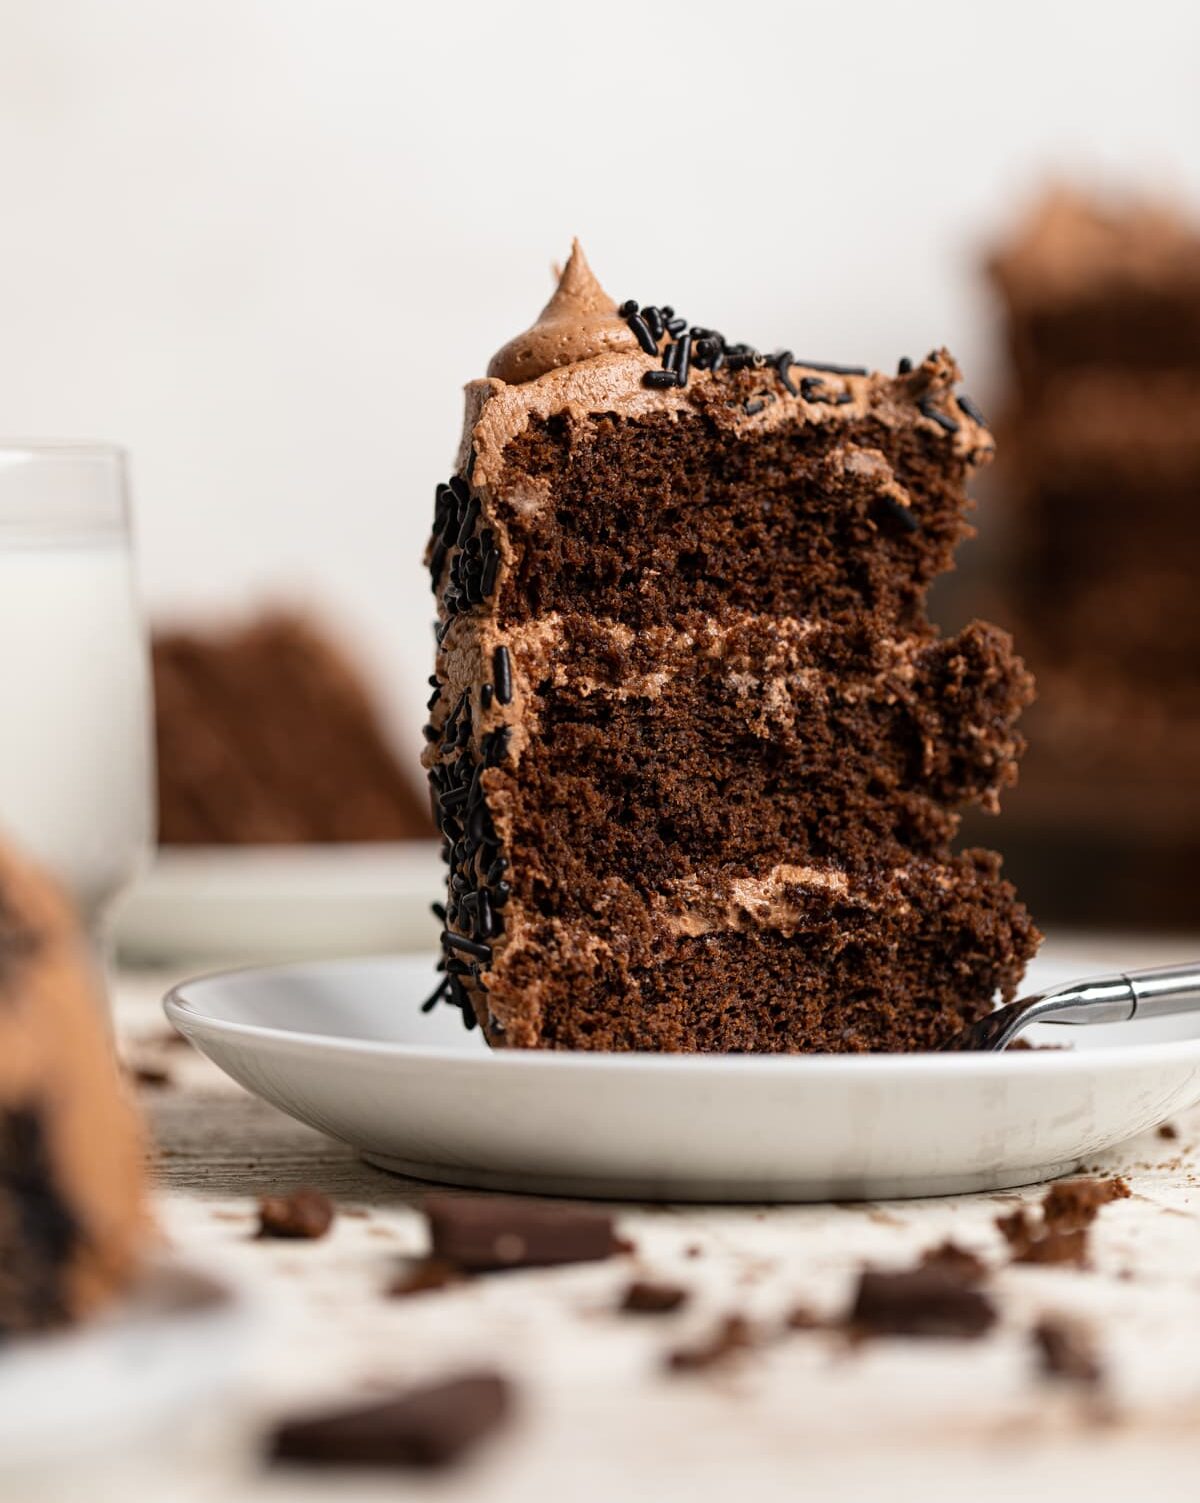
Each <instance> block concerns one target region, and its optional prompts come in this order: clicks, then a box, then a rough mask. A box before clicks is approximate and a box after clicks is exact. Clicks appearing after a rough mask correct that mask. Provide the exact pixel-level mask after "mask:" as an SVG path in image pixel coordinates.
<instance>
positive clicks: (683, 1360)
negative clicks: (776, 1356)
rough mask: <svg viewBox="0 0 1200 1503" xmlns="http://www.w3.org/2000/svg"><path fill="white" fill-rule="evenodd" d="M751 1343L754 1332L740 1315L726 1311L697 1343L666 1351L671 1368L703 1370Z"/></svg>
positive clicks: (679, 1371)
mask: <svg viewBox="0 0 1200 1503" xmlns="http://www.w3.org/2000/svg"><path fill="white" fill-rule="evenodd" d="M753 1345H754V1333H753V1331H752V1330H751V1327H750V1323H749V1321H747V1319H746V1318H745V1316H744V1315H727V1316H726V1317H725V1319H724V1320H723V1321H722V1322H721V1324H720V1325H719V1326H718V1327H717V1329H716V1330H715V1331H714V1332H713V1334H712V1335H711V1336H710V1337H709V1338H708V1339H707V1340H706V1341H702V1342H701V1343H700V1344H699V1345H698V1346H686V1347H678V1348H677V1349H676V1350H675V1351H673V1352H669V1353H668V1354H667V1367H668V1368H669V1369H670V1370H671V1372H676V1373H693V1372H703V1371H704V1370H705V1369H706V1368H709V1367H718V1366H720V1365H721V1364H722V1363H724V1362H727V1361H728V1360H729V1359H730V1358H731V1357H734V1356H737V1355H738V1354H739V1353H741V1352H745V1351H748V1350H749V1348H750V1347H752V1346H753Z"/></svg>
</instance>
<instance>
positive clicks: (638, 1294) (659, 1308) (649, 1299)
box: [617, 1279, 689, 1315]
mask: <svg viewBox="0 0 1200 1503" xmlns="http://www.w3.org/2000/svg"><path fill="white" fill-rule="evenodd" d="M688 1299H689V1294H688V1291H687V1290H686V1289H685V1288H684V1287H683V1285H682V1284H668V1283H659V1282H656V1281H655V1280H652V1279H635V1280H634V1281H633V1283H632V1284H630V1285H629V1287H628V1288H627V1289H626V1290H625V1293H624V1295H623V1296H622V1298H621V1303H620V1304H619V1305H618V1307H617V1308H618V1309H619V1310H623V1311H625V1312H627V1313H628V1314H631V1315H669V1314H670V1313H671V1312H672V1311H674V1310H680V1309H682V1308H683V1306H684V1305H686V1304H687V1302H688Z"/></svg>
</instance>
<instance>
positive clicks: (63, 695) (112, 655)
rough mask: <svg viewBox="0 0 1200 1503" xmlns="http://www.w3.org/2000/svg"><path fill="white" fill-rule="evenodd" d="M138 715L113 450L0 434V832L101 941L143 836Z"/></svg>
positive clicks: (142, 655)
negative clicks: (64, 892) (12, 439)
mask: <svg viewBox="0 0 1200 1503" xmlns="http://www.w3.org/2000/svg"><path fill="white" fill-rule="evenodd" d="M153 770H154V769H153V727H152V720H151V700H150V665H149V650H148V642H147V634H146V627H145V623H144V620H143V617H142V614H141V610H140V608H139V605H138V599H137V590H136V585H135V580H134V570H133V549H132V540H131V534H130V517H129V500H128V479H127V467H126V461H125V455H124V454H123V453H122V451H121V450H120V449H115V448H110V447H107V446H104V445H98V444H3V443H0V838H6V839H11V840H13V841H15V842H16V843H17V845H18V846H19V847H21V848H23V849H24V850H25V851H27V852H28V853H30V854H31V855H33V856H34V857H35V858H36V859H37V860H39V861H40V862H41V863H42V864H43V865H44V866H45V867H47V868H49V869H50V871H52V872H53V873H54V874H55V875H56V876H57V877H58V878H59V880H60V881H61V882H62V883H63V885H64V886H65V887H66V888H67V889H68V891H69V892H70V894H71V895H72V897H73V898H74V899H75V902H76V904H77V906H78V908H79V910H80V913H81V915H82V917H83V920H84V922H85V923H86V925H87V927H88V929H89V930H90V932H91V934H92V936H93V939H94V940H95V942H96V945H97V948H98V950H99V951H100V953H101V954H103V953H104V949H105V935H106V932H107V921H108V918H109V915H110V913H111V910H112V905H113V903H114V901H115V899H116V898H117V897H118V895H119V894H120V893H121V892H122V890H123V889H124V888H125V887H127V886H128V885H129V883H130V882H131V881H132V880H133V878H134V876H135V875H136V874H137V872H138V870H139V868H140V866H141V865H142V863H143V861H144V860H145V859H146V858H147V856H148V854H149V850H150V846H151V842H152V839H153V833H154V813H153V810H154V799H153Z"/></svg>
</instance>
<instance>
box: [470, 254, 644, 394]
mask: <svg viewBox="0 0 1200 1503" xmlns="http://www.w3.org/2000/svg"><path fill="white" fill-rule="evenodd" d="M637 348H638V342H637V339H636V338H635V336H634V334H633V331H632V330H631V329H630V327H629V325H628V324H627V323H626V322H625V320H624V319H623V318H622V317H621V316H620V314H619V313H618V312H617V305H616V303H614V302H613V300H612V298H610V297H609V295H608V293H607V292H605V290H604V288H603V287H601V285H600V283H599V282H598V281H597V280H596V276H595V273H594V272H593V271H592V268H591V267H590V266H589V265H588V263H587V258H586V257H585V256H584V254H583V249H582V247H581V246H580V244H579V241H578V240H573V241H572V242H571V255H570V258H569V259H568V261H567V264H566V266H565V267H564V268H563V272H562V276H561V277H560V278H559V281H558V286H557V287H556V288H555V291H554V296H553V297H552V298H551V299H550V301H549V302H548V303H547V304H546V306H545V307H544V308H543V309H542V311H541V313H540V314H539V315H538V319H537V322H536V323H535V324H533V326H532V327H531V328H528V329H526V330H525V332H524V333H523V334H518V335H517V337H516V338H515V339H510V340H509V342H508V343H507V344H506V345H505V346H504V347H503V348H502V349H500V350H497V352H496V353H495V354H494V355H493V356H492V358H491V360H490V362H489V363H488V372H487V373H488V375H489V376H495V377H496V378H497V379H498V380H500V381H506V382H508V383H509V384H510V385H515V384H518V383H520V382H522V381H532V380H534V379H535V378H536V377H538V376H544V375H545V374H546V372H547V371H552V370H556V369H557V368H558V367H559V366H562V365H575V364H576V363H577V362H578V361H580V360H590V359H591V358H592V357H593V356H594V355H607V354H609V353H611V352H613V351H625V350H636V349H637Z"/></svg>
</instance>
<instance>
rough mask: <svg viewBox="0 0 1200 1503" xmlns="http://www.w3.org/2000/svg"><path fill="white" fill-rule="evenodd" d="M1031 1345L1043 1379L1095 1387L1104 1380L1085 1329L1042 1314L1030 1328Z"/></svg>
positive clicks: (1065, 1319)
mask: <svg viewBox="0 0 1200 1503" xmlns="http://www.w3.org/2000/svg"><path fill="white" fill-rule="evenodd" d="M1032 1335H1033V1344H1034V1346H1035V1348H1036V1349H1037V1353H1038V1356H1039V1357H1040V1359H1041V1367H1042V1371H1043V1372H1044V1373H1045V1374H1046V1376H1047V1377H1051V1378H1063V1379H1065V1380H1066V1381H1067V1382H1070V1383H1080V1384H1082V1385H1084V1386H1085V1387H1089V1388H1095V1387H1097V1386H1098V1385H1099V1384H1100V1383H1102V1382H1103V1381H1104V1369H1103V1368H1102V1367H1101V1365H1100V1360H1099V1358H1098V1357H1097V1355H1096V1350H1095V1346H1094V1344H1093V1342H1092V1338H1091V1334H1090V1332H1089V1331H1088V1329H1087V1327H1086V1326H1084V1325H1083V1324H1082V1323H1081V1322H1080V1321H1077V1320H1072V1319H1069V1318H1068V1317H1066V1316H1061V1315H1046V1316H1043V1318H1042V1319H1041V1320H1039V1321H1038V1323H1037V1325H1036V1326H1034V1328H1033V1332H1032Z"/></svg>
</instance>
